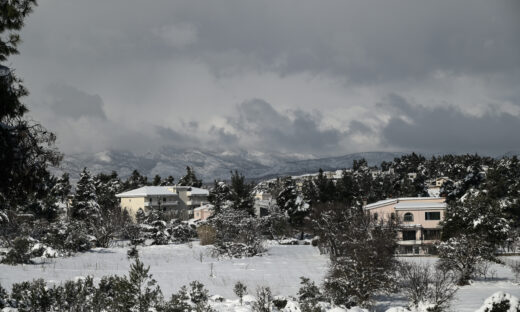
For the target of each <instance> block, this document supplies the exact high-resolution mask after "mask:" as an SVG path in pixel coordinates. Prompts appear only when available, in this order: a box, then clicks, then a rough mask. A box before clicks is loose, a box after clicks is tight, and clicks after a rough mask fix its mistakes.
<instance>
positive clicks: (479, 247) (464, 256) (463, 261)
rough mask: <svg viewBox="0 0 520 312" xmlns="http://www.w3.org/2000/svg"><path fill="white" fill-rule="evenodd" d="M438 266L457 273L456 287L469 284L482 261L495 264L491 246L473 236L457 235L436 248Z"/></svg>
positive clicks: (495, 260)
mask: <svg viewBox="0 0 520 312" xmlns="http://www.w3.org/2000/svg"><path fill="white" fill-rule="evenodd" d="M437 250H438V253H439V259H440V262H439V265H440V266H441V267H443V268H444V269H446V270H452V271H454V272H456V273H457V276H458V281H457V283H458V285H461V286H463V285H467V284H469V281H470V279H471V278H472V277H473V275H474V274H475V272H476V270H477V267H478V265H479V264H480V263H482V262H484V261H494V262H497V261H498V259H497V258H496V257H495V256H494V249H493V247H492V245H491V244H490V243H488V242H486V241H484V240H482V238H481V237H480V236H478V235H475V234H459V235H458V236H454V237H451V238H450V239H448V240H447V241H445V242H442V243H440V244H439V245H438V247H437Z"/></svg>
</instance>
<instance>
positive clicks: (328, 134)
mask: <svg viewBox="0 0 520 312" xmlns="http://www.w3.org/2000/svg"><path fill="white" fill-rule="evenodd" d="M228 121H229V123H230V125H232V126H233V127H234V128H235V129H236V130H237V131H238V132H239V133H240V134H241V135H243V136H244V137H246V139H247V140H249V139H252V141H253V142H254V143H253V142H251V143H253V144H255V145H257V146H258V145H259V147H261V148H263V149H267V150H276V151H285V152H309V151H311V152H318V151H323V150H324V149H327V148H337V146H338V144H339V143H340V140H341V136H342V132H341V131H339V130H337V129H334V128H331V127H327V128H325V129H321V116H319V115H317V114H310V113H308V112H304V111H302V110H295V111H292V112H288V114H282V113H280V112H278V111H276V110H275V109H274V108H273V106H272V105H271V104H269V103H267V102H266V101H264V100H261V99H253V100H249V101H245V102H243V103H242V104H240V105H239V106H238V117H236V118H229V119H228Z"/></svg>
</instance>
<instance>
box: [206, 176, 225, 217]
mask: <svg viewBox="0 0 520 312" xmlns="http://www.w3.org/2000/svg"><path fill="white" fill-rule="evenodd" d="M229 196H230V190H229V186H228V185H227V184H226V183H225V182H223V181H217V180H215V182H214V184H213V188H212V189H211V191H210V192H209V197H208V200H209V202H210V203H211V204H212V205H213V215H217V214H219V213H220V212H221V210H222V207H223V206H224V205H226V204H227V202H228V199H229Z"/></svg>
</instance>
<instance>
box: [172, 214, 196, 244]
mask: <svg viewBox="0 0 520 312" xmlns="http://www.w3.org/2000/svg"><path fill="white" fill-rule="evenodd" d="M170 227H171V241H172V242H174V243H178V244H184V243H187V242H189V241H191V240H192V239H193V238H195V237H197V232H196V231H195V228H194V227H193V226H192V225H190V224H188V223H186V222H180V221H178V220H172V221H171V225H170Z"/></svg>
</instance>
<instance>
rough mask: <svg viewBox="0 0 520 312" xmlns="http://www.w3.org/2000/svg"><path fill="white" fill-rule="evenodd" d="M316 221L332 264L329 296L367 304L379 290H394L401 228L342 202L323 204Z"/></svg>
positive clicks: (346, 302) (348, 303)
mask: <svg viewBox="0 0 520 312" xmlns="http://www.w3.org/2000/svg"><path fill="white" fill-rule="evenodd" d="M319 208H320V210H319V211H318V212H317V215H316V216H315V218H314V220H315V222H314V228H315V230H316V234H317V235H319V237H320V245H321V248H322V250H327V251H328V252H329V254H330V258H331V265H330V268H329V271H328V273H327V277H326V280H325V283H324V287H325V290H326V292H327V295H328V296H330V297H331V299H332V300H333V301H334V302H335V303H336V304H343V305H345V306H346V307H350V306H353V305H361V306H366V305H368V304H369V303H370V301H371V300H372V298H373V296H374V295H375V294H377V293H380V292H384V291H389V290H392V289H393V287H394V285H395V273H396V268H397V262H396V260H395V258H394V253H395V249H396V247H397V241H396V240H397V238H396V237H397V227H396V224H395V223H394V222H393V221H392V220H390V221H388V222H383V221H380V222H376V221H374V219H373V218H371V217H370V215H368V214H365V213H364V212H363V211H361V210H359V209H352V208H349V207H345V206H343V205H339V204H326V205H323V206H320V207H319Z"/></svg>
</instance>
